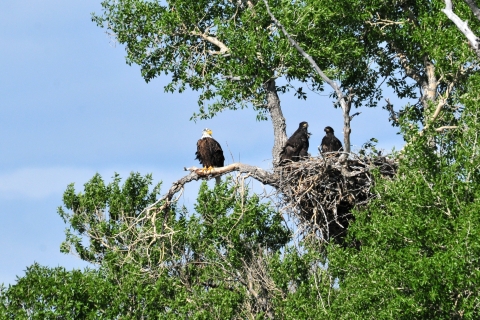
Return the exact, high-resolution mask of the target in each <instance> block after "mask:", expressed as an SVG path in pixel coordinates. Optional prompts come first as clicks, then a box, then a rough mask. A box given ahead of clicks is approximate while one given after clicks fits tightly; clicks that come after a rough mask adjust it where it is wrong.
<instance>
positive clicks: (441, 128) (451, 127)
mask: <svg viewBox="0 0 480 320" xmlns="http://www.w3.org/2000/svg"><path fill="white" fill-rule="evenodd" d="M457 128H458V126H443V127H439V128H437V129H435V131H437V132H442V131H443V130H448V129H457Z"/></svg>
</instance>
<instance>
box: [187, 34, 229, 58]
mask: <svg viewBox="0 0 480 320" xmlns="http://www.w3.org/2000/svg"><path fill="white" fill-rule="evenodd" d="M191 34H192V35H194V36H199V37H200V38H202V39H203V40H205V41H208V42H210V43H211V44H213V45H216V46H217V47H219V48H220V51H212V50H209V51H208V52H209V53H210V54H224V53H227V52H228V51H230V49H229V48H228V47H227V46H226V45H225V44H224V43H223V42H222V41H220V40H218V39H217V38H215V37H212V36H209V35H207V34H205V33H202V32H198V31H192V32H191Z"/></svg>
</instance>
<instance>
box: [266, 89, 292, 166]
mask: <svg viewBox="0 0 480 320" xmlns="http://www.w3.org/2000/svg"><path fill="white" fill-rule="evenodd" d="M265 91H266V92H267V110H268V112H269V113H270V118H271V120H272V125H273V136H274V141H273V149H272V158H273V161H272V162H273V166H274V167H276V166H277V165H278V164H279V162H280V152H281V151H282V148H283V146H284V145H285V142H287V132H286V128H287V125H286V124H285V118H284V117H283V113H282V108H281V107H280V98H279V97H278V94H277V88H276V86H275V80H270V81H268V82H267V83H266V84H265Z"/></svg>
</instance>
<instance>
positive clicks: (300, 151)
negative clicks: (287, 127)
mask: <svg viewBox="0 0 480 320" xmlns="http://www.w3.org/2000/svg"><path fill="white" fill-rule="evenodd" d="M307 129H308V123H307V122H305V121H303V122H300V124H299V126H298V129H297V131H295V132H294V133H293V134H292V136H291V137H290V138H289V139H288V140H287V142H286V143H285V146H284V147H283V149H282V152H280V164H284V163H285V162H286V161H287V160H290V161H299V160H301V159H302V158H303V157H308V145H309V143H308V139H309V138H310V133H309V132H308V131H307Z"/></svg>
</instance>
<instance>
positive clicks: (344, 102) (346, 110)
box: [263, 0, 351, 153]
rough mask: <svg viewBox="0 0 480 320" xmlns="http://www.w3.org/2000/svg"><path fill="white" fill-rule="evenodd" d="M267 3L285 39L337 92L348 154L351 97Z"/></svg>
mask: <svg viewBox="0 0 480 320" xmlns="http://www.w3.org/2000/svg"><path fill="white" fill-rule="evenodd" d="M263 2H264V3H265V6H266V8H267V12H268V14H269V15H270V18H271V19H272V21H273V22H274V23H275V24H276V25H277V26H278V27H279V28H280V29H281V30H282V32H283V34H284V35H285V37H287V39H288V41H289V42H290V44H291V45H292V46H293V47H295V49H296V50H297V51H298V52H299V53H300V54H301V55H302V56H303V57H304V58H305V59H307V61H308V62H309V63H310V64H311V65H312V67H313V68H314V69H315V71H316V72H317V73H318V75H319V76H320V77H321V78H322V79H323V81H325V82H326V83H328V85H330V86H331V87H332V88H333V90H334V91H335V94H336V95H337V97H338V101H339V102H340V106H341V108H342V111H343V140H344V145H345V151H346V152H347V153H349V152H350V132H351V129H350V121H351V117H350V108H351V97H345V95H344V94H343V92H342V90H341V89H340V87H339V86H338V84H337V83H336V82H335V81H333V80H331V79H330V78H329V77H327V75H326V74H325V73H324V72H323V71H322V69H320V67H319V66H318V65H317V63H316V62H315V60H313V58H312V57H311V56H310V55H309V54H308V53H306V52H305V50H303V48H302V47H301V46H300V45H299V44H298V43H297V42H296V41H295V40H294V39H293V38H292V36H291V35H290V34H289V33H288V32H287V30H286V29H285V27H284V26H283V25H282V24H281V23H280V22H279V21H278V20H277V19H276V18H275V16H274V15H273V13H272V12H271V11H270V6H269V5H268V2H267V0H263Z"/></svg>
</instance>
